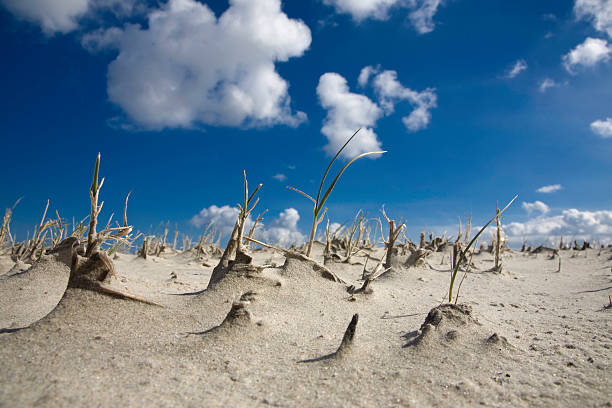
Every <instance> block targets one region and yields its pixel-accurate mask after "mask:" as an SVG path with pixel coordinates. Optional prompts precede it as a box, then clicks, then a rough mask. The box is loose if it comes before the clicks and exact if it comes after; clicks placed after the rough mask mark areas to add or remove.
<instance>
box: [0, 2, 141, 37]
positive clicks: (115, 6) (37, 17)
mask: <svg viewBox="0 0 612 408" xmlns="http://www.w3.org/2000/svg"><path fill="white" fill-rule="evenodd" d="M0 4H2V5H4V6H5V7H6V8H7V9H8V10H9V11H10V12H11V13H13V14H14V15H15V16H16V17H18V18H20V19H24V20H27V21H30V22H32V23H34V24H38V25H39V26H40V28H41V29H42V31H43V32H44V33H45V34H46V35H49V36H50V35H54V34H56V33H63V34H66V33H68V32H70V31H73V30H76V29H78V28H79V20H80V19H81V18H83V17H87V16H93V15H95V14H96V13H99V12H111V13H113V14H115V15H116V16H118V17H128V16H130V15H132V14H134V13H136V12H143V11H144V10H146V6H145V5H144V4H143V3H141V1H140V0H0Z"/></svg>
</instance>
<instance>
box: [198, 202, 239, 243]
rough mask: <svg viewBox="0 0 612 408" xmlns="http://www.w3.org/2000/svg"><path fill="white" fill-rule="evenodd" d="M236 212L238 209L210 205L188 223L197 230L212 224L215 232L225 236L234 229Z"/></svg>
mask: <svg viewBox="0 0 612 408" xmlns="http://www.w3.org/2000/svg"><path fill="white" fill-rule="evenodd" d="M238 212H239V210H238V208H236V207H230V206H229V205H224V206H222V207H217V206H216V205H211V206H210V207H208V208H203V209H202V210H201V211H200V212H199V213H197V214H196V215H194V216H193V217H191V219H190V220H189V223H190V224H191V225H193V226H195V227H198V228H200V227H204V226H208V224H212V225H213V226H214V227H215V229H216V230H217V231H219V232H221V233H222V234H223V235H226V236H227V235H229V234H231V233H232V230H233V229H234V224H236V220H237V218H238Z"/></svg>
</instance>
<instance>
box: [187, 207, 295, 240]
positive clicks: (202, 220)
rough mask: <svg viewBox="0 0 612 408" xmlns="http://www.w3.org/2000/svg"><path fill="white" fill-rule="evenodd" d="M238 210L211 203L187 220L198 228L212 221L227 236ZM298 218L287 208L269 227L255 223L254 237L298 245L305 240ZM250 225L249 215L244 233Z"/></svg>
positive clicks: (291, 209)
mask: <svg viewBox="0 0 612 408" xmlns="http://www.w3.org/2000/svg"><path fill="white" fill-rule="evenodd" d="M238 212H239V210H238V208H236V207H230V206H229V205H224V206H222V207H218V206H216V205H211V206H210V207H208V208H203V209H202V210H201V211H200V212H199V213H198V214H196V215H194V216H193V217H192V218H191V220H189V223H190V224H191V225H193V226H195V227H198V228H201V227H206V226H208V224H209V223H212V226H213V227H214V228H215V229H216V230H217V231H220V232H221V233H222V234H223V236H224V237H226V238H227V237H229V235H230V234H231V233H232V230H233V229H234V225H235V224H236V219H237V218H238ZM299 220H300V214H299V213H298V211H297V210H296V209H295V208H287V209H285V210H284V211H282V212H281V213H280V214H279V216H278V217H277V218H276V219H273V220H272V222H271V223H270V227H267V226H266V224H264V223H262V222H260V223H259V224H257V225H258V227H257V229H256V230H255V237H256V238H257V239H263V240H264V241H266V242H267V243H270V244H274V245H279V246H288V245H291V244H294V243H295V244H298V245H299V244H301V243H303V242H304V240H305V236H304V235H303V234H302V233H301V232H300V231H299V229H298V226H297V223H298V221H299ZM252 226H253V220H252V219H251V217H249V218H248V219H247V222H246V226H245V232H244V233H245V235H246V234H247V233H248V231H249V229H250V228H251V227H252Z"/></svg>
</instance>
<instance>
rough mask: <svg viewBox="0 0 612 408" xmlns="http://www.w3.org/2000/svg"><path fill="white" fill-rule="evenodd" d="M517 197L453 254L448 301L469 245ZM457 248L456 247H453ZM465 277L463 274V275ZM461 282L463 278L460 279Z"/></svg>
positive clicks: (451, 295)
mask: <svg viewBox="0 0 612 408" xmlns="http://www.w3.org/2000/svg"><path fill="white" fill-rule="evenodd" d="M517 197H518V194H517V195H515V196H514V198H513V199H512V200H510V202H509V203H508V204H506V206H505V207H504V208H503V209H502V210H501V211H500V210H499V209H498V210H497V212H496V214H495V216H494V217H493V218H491V219H490V220H489V222H487V223H486V224H485V226H484V227H482V228H481V229H480V231H478V233H477V234H476V235H475V236H474V238H472V240H471V241H470V243H469V244H468V245H467V247H465V248H464V249H463V250H458V251H456V252H457V253H456V254H454V256H453V260H452V267H451V278H450V286H449V288H448V301H449V302H452V301H453V286H454V284H455V278H457V273H459V267H460V266H461V264H462V263H463V262H465V261H466V260H467V257H466V254H467V253H468V251H469V250H470V247H471V246H472V245H474V242H476V240H477V239H478V237H479V236H480V234H482V233H483V232H484V230H485V229H487V227H488V226H489V224H491V223H492V222H493V221H494V220H495V219H497V218H498V217H499V216H500V215H501V214H502V213H503V212H504V211H506V209H507V208H508V207H510V204H512V203H513V202H514V200H516V199H517ZM455 248H457V247H455ZM464 278H465V275H464ZM462 282H463V280H462ZM459 288H461V283H460V284H459ZM457 300H459V289H457V296H456V297H455V303H457Z"/></svg>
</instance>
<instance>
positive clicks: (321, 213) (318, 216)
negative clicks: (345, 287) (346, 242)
mask: <svg viewBox="0 0 612 408" xmlns="http://www.w3.org/2000/svg"><path fill="white" fill-rule="evenodd" d="M360 130H361V129H358V130H357V131H356V132H355V133H353V135H352V136H351V137H349V139H348V140H347V141H346V143H344V145H343V146H342V147H341V148H340V150H338V151H337V152H336V155H335V156H334V158H333V159H332V160H331V162H330V163H329V165H328V166H327V168H326V169H325V173H323V178H322V179H321V184H319V190H318V191H317V198H316V199H314V198H312V197H311V196H309V195H308V194H306V193H304V192H303V191H301V190H298V189H297V188H294V187H290V186H287V188H289V189H291V190H293V191H295V192H297V193H300V194H301V195H303V196H304V197H306V198H308V199H309V200H310V201H312V203H313V204H314V209H313V217H312V228H311V230H310V239H309V241H308V247H307V249H306V256H308V257H309V256H310V253H311V251H312V244H313V242H314V238H315V235H316V233H317V226H318V225H319V224H320V223H321V221H323V217H325V213H326V212H327V207H325V203H326V202H327V199H328V198H329V195H330V194H331V192H332V191H333V190H334V187H335V186H336V183H337V182H338V180H339V179H340V176H341V175H342V173H344V171H345V170H346V169H347V168H348V166H350V165H351V164H353V162H355V161H356V160H358V159H361V158H362V157H365V156H369V155H372V154H382V153H386V151H380V152H366V153H361V154H359V155H357V156H355V157H353V158H352V159H351V160H349V161H348V162H347V163H346V164H345V165H344V167H342V169H341V170H340V171H339V172H338V174H337V175H336V177H335V178H334V180H333V181H332V182H331V184H330V185H329V186H328V187H327V189H326V190H325V192H324V193H323V196H321V191H322V190H323V184H324V183H325V179H326V178H327V174H328V173H329V169H330V168H331V166H332V164H334V162H335V161H336V159H337V158H338V156H340V153H342V151H343V150H344V148H345V147H346V146H347V145H348V144H349V143H350V141H351V140H353V138H354V137H355V136H356V135H357V133H359V131H360Z"/></svg>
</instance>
